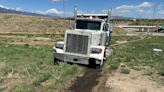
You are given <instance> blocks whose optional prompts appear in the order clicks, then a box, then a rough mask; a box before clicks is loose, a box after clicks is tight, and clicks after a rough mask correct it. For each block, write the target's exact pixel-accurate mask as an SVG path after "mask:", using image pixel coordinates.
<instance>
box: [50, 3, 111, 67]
mask: <svg viewBox="0 0 164 92" xmlns="http://www.w3.org/2000/svg"><path fill="white" fill-rule="evenodd" d="M111 10H112V9H111V8H110V9H109V12H108V14H77V7H76V6H75V24H74V28H73V30H72V28H71V23H70V30H66V31H65V38H64V41H63V42H62V41H61V42H57V43H55V44H54V46H53V49H55V50H56V52H55V53H54V63H55V64H56V63H57V61H58V60H60V61H64V62H71V63H78V64H85V65H89V64H94V65H96V66H102V65H103V61H104V60H106V59H107V58H108V57H109V56H111V55H112V53H113V49H111V48H110V47H109V44H110V34H111V32H112V31H113V25H112V23H110V15H111Z"/></svg>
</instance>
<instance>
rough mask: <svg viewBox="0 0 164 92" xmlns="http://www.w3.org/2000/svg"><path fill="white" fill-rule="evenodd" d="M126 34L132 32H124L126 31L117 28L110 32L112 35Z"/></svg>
mask: <svg viewBox="0 0 164 92" xmlns="http://www.w3.org/2000/svg"><path fill="white" fill-rule="evenodd" d="M127 33H129V34H131V33H133V32H130V31H126V30H124V29H122V28H119V27H114V29H113V32H112V34H113V35H114V34H127Z"/></svg>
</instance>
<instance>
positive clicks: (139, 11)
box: [136, 10, 145, 13]
mask: <svg viewBox="0 0 164 92" xmlns="http://www.w3.org/2000/svg"><path fill="white" fill-rule="evenodd" d="M136 12H137V13H145V10H137V11H136Z"/></svg>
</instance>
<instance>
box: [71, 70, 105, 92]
mask: <svg viewBox="0 0 164 92" xmlns="http://www.w3.org/2000/svg"><path fill="white" fill-rule="evenodd" d="M101 71H102V70H101V69H88V70H87V71H86V72H85V74H84V76H82V77H80V78H77V80H76V81H75V83H74V85H72V86H71V87H70V88H69V91H71V92H91V91H92V88H93V87H94V86H96V85H98V83H99V81H96V80H97V79H98V78H99V77H101Z"/></svg>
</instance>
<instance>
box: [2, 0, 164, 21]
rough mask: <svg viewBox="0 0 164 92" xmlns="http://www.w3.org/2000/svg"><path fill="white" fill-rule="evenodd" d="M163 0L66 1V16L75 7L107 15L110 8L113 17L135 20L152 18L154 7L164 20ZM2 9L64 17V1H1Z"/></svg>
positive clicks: (157, 16)
mask: <svg viewBox="0 0 164 92" xmlns="http://www.w3.org/2000/svg"><path fill="white" fill-rule="evenodd" d="M162 1H163V0H149V1H145V0H124V1H123V0H66V1H65V10H66V16H73V14H74V6H77V8H78V13H87V14H88V13H98V14H100V13H103V14H107V11H108V9H109V8H110V7H112V8H113V10H112V16H124V17H134V18H152V17H153V10H154V6H155V5H156V4H158V3H161V4H160V5H158V6H157V7H156V12H155V17H156V18H164V4H162ZM0 7H3V8H12V9H16V10H18V11H28V12H36V13H41V14H50V15H57V16H61V17H63V0H0Z"/></svg>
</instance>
